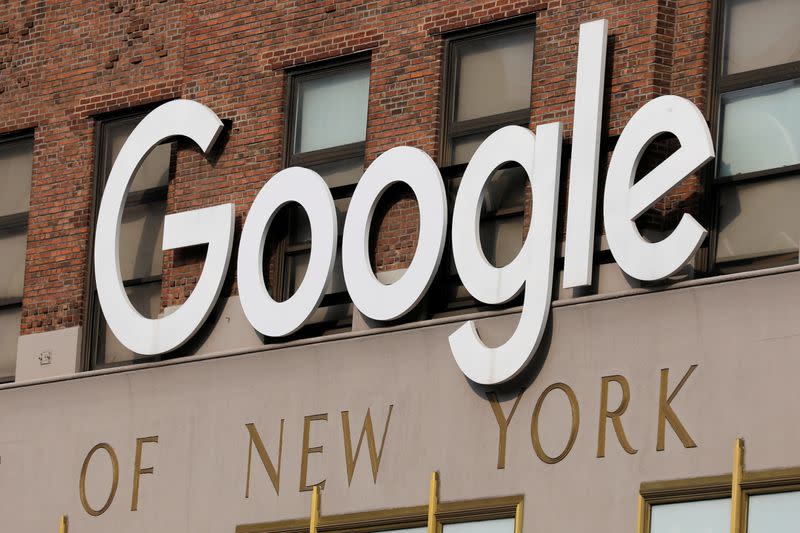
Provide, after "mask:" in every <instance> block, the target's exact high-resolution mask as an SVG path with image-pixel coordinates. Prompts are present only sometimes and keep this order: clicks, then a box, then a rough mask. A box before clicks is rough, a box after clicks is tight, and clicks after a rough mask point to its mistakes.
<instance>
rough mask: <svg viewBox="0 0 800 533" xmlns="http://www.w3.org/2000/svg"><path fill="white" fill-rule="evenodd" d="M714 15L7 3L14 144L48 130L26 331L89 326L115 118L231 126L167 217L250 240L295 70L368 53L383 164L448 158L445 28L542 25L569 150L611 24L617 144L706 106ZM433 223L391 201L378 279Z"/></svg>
mask: <svg viewBox="0 0 800 533" xmlns="http://www.w3.org/2000/svg"><path fill="white" fill-rule="evenodd" d="M710 6H711V2H710V0H639V1H631V0H607V1H599V0H550V1H546V0H532V1H512V0H466V1H461V2H453V1H439V0H435V1H434V0H430V1H425V0H413V1H400V0H377V1H368V2H360V1H353V0H338V1H337V0H323V1H318V0H313V1H312V0H294V1H287V0H272V1H270V2H252V3H247V2H239V1H233V0H214V1H213V2H212V1H208V2H206V1H195V0H183V1H178V0H135V1H132V0H116V1H104V2H94V1H88V2H87V1H62V2H45V1H25V2H20V1H16V2H8V1H6V2H3V3H2V13H3V14H2V16H0V18H2V20H0V134H3V133H9V132H14V131H18V130H22V129H26V128H35V153H34V163H33V164H34V168H33V184H32V191H31V211H30V216H31V219H30V227H29V237H28V252H27V268H26V273H25V292H24V302H23V306H24V307H23V309H24V314H23V322H22V332H23V334H28V333H34V332H40V331H48V330H52V329H58V328H63V327H69V326H74V325H79V324H81V323H82V321H83V315H84V307H85V303H86V294H85V293H86V285H87V274H86V273H87V260H88V253H89V250H90V243H89V240H90V222H91V217H92V215H91V214H92V212H93V207H92V190H93V165H94V158H95V155H94V133H95V120H94V117H95V116H97V115H99V114H103V113H110V112H113V111H115V110H122V109H126V108H129V107H133V106H140V105H145V104H149V103H154V102H160V101H164V100H168V99H171V98H176V97H184V98H192V99H195V100H198V101H200V102H202V103H204V104H205V105H207V106H209V107H210V108H211V109H213V110H214V111H215V112H216V113H217V114H218V115H219V116H220V118H222V119H226V120H229V121H231V128H230V130H229V131H227V132H226V134H225V135H224V136H223V138H222V139H221V141H220V143H219V145H218V147H217V149H216V150H215V152H214V154H213V155H212V157H211V158H210V160H209V161H207V160H205V159H204V158H203V157H201V156H200V155H199V154H198V153H197V152H196V151H195V150H193V149H192V148H191V147H190V146H187V145H181V148H180V150H179V152H178V157H177V170H176V175H175V177H174V180H173V182H172V183H171V186H170V191H169V198H168V210H169V211H170V212H177V211H183V210H186V209H190V208H196V207H201V206H209V205H215V204H219V203H223V202H234V203H235V204H236V213H237V234H238V232H239V231H240V230H241V225H242V218H243V216H244V214H245V213H246V212H247V210H248V208H249V206H250V203H251V202H252V200H253V198H254V197H255V194H256V193H257V192H258V190H259V189H260V187H261V186H262V185H263V183H264V182H265V180H267V179H268V178H269V177H270V176H271V175H272V174H274V173H275V172H277V171H278V170H279V169H280V168H281V166H282V154H283V142H284V139H283V131H284V121H285V117H284V104H285V102H284V97H285V69H286V68H288V67H292V66H297V65H302V64H305V63H308V62H312V61H317V60H322V59H327V58H335V57H338V56H341V55H345V54H351V53H354V52H359V51H367V50H369V51H370V52H371V58H372V71H371V72H372V74H371V86H370V102H369V119H368V125H367V140H366V159H367V163H368V162H369V161H371V160H373V159H374V158H375V157H377V155H378V154H380V153H382V152H383V151H385V150H387V149H389V148H391V147H393V146H397V145H401V144H406V145H410V146H415V147H418V148H421V149H423V150H425V151H426V152H427V153H428V154H430V155H431V156H432V157H433V158H434V159H436V158H437V157H438V156H439V154H438V140H439V126H440V99H441V88H442V56H443V44H442V42H443V41H442V33H444V32H449V31H452V30H457V29H461V28H466V27H471V26H474V25H478V24H483V23H487V22H491V21H495V20H502V19H505V18H509V17H513V16H518V15H523V14H532V13H535V16H536V45H535V61H534V76H533V78H534V79H533V82H532V92H531V102H532V110H531V124H532V125H533V126H535V125H536V124H541V123H545V122H550V121H555V120H560V121H562V122H564V125H565V134H566V136H567V142H568V141H569V137H570V135H571V120H572V106H573V91H574V75H575V72H574V70H575V63H576V57H577V56H576V54H577V36H578V26H579V24H580V23H581V22H586V21H589V20H592V19H596V18H600V17H605V18H607V19H608V20H609V31H610V39H611V40H610V44H609V60H608V72H607V94H606V106H605V107H606V109H605V120H604V130H605V131H604V134H605V135H606V136H611V137H612V138H613V136H616V135H618V134H619V133H620V132H621V130H622V128H623V127H624V125H625V124H626V122H627V121H628V119H629V118H630V116H631V115H632V114H633V113H634V112H635V111H636V110H637V109H638V108H639V107H641V106H642V105H643V104H644V103H646V102H647V101H648V100H650V99H652V98H654V97H656V96H659V95H663V94H677V95H681V96H686V97H688V98H690V99H691V100H692V101H694V102H695V103H696V104H697V105H698V106H699V107H700V108H701V109H704V110H705V107H706V83H707V82H706V71H707V68H708V52H707V51H708V49H709V43H708V39H709V30H710V9H711V7H710ZM567 153H568V151H567ZM566 170H567V169H566V168H565V172H566ZM699 183H700V182H699V180H687V181H686V182H685V183H684V184H682V185H681V186H680V187H679V188H678V189H677V190H675V191H673V192H672V193H671V194H670V195H669V196H668V197H667V198H665V199H664V200H663V201H662V202H660V204H659V205H658V206H656V208H655V211H653V212H652V213H651V218H652V217H654V218H655V219H656V220H657V219H659V217H660V218H661V219H663V220H666V219H668V218H669V217H670V216H671V213H674V212H675V209H676V208H677V209H684V208H685V207H686V206H687V205H688V206H689V207H690V208H692V209H696V205H695V204H696V202H694V203H693V201H692V200H691V199H692V198H695V199H696V198H698V197H699V188H700V184H699ZM564 190H566V189H564ZM528 200H529V201H528V204H529V206H530V198H529V199H528ZM564 201H565V194H562V205H563V204H564ZM561 213H562V217H563V214H564V213H565V209H563V207H562V211H561ZM653 213H654V214H653ZM417 223H418V216H417V214H416V209H415V204H414V200H413V195H410V194H409V193H408V192H407V191H406V192H402V191H400V192H398V193H397V194H396V195H393V196H391V197H390V198H387V199H386V200H385V201H384V202H383V205H382V208H381V210H380V212H379V217H378V222H377V228H376V229H375V230H374V237H373V242H374V244H375V249H376V250H377V253H376V257H375V264H376V267H377V268H378V269H379V270H387V269H394V268H399V267H403V266H406V265H407V264H408V262H409V261H410V258H411V257H412V256H413V250H414V246H415V244H414V238H415V237H414V236H415V235H416V232H417ZM656 223H658V222H656ZM234 258H235V256H234ZM201 264H202V254H198V253H193V252H184V253H177V254H176V253H171V252H170V253H167V254H165V263H164V291H163V298H162V305H163V306H167V305H175V304H178V303H180V302H182V301H184V300H185V298H186V297H187V296H188V294H189V293H190V291H191V289H192V287H193V286H194V284H195V283H196V280H197V276H198V275H199V270H200V266H201ZM235 268H236V265H235V260H234V261H233V262H232V265H231V274H230V275H229V282H228V283H227V285H226V289H225V290H226V292H228V293H231V292H235V290H236V287H235V280H234V277H233V273H234V272H235Z"/></svg>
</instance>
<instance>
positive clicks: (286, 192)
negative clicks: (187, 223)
mask: <svg viewBox="0 0 800 533" xmlns="http://www.w3.org/2000/svg"><path fill="white" fill-rule="evenodd" d="M290 202H297V203H298V204H300V206H301V207H302V208H303V209H304V210H305V212H306V214H307V215H308V221H309V224H310V226H311V257H310V258H309V260H308V269H307V270H306V273H305V276H304V277H303V282H302V283H301V284H300V287H299V288H298V289H297V291H296V292H295V293H294V294H293V295H292V297H291V298H289V299H288V300H286V301H284V302H277V301H275V300H274V299H273V298H272V296H270V294H269V291H267V287H266V284H265V283H264V271H263V268H262V264H263V263H262V261H263V257H264V240H265V239H266V236H267V232H268V231H269V227H270V225H271V224H272V221H273V220H274V218H275V215H276V214H277V213H278V211H279V210H280V208H281V207H283V206H285V205H286V204H288V203H290ZM336 236H337V223H336V206H335V205H334V203H333V198H332V197H331V193H330V190H329V189H328V185H327V184H326V183H325V180H323V179H322V178H321V177H320V175H319V174H317V173H316V172H314V171H313V170H309V169H307V168H302V167H291V168H287V169H285V170H281V171H280V172H278V173H277V174H275V175H274V176H273V177H272V178H271V179H270V180H269V181H267V183H265V184H264V186H263V187H262V188H261V191H259V193H258V195H257V196H256V199H255V201H254V202H253V206H252V207H251V208H250V212H249V213H248V214H247V220H245V223H244V228H243V229H242V240H241V242H240V245H239V272H238V281H239V299H240V301H241V304H242V309H244V314H245V316H246V317H247V320H248V321H249V322H250V324H251V325H252V326H253V327H254V328H255V329H256V330H258V331H259V332H260V333H261V334H263V335H268V336H270V337H282V336H284V335H289V334H290V333H292V332H294V331H297V329H299V328H300V327H301V326H302V325H303V322H305V321H306V319H308V317H309V316H311V313H313V312H314V310H315V309H316V308H317V306H318V305H319V302H320V301H321V300H322V297H323V296H324V294H325V285H327V283H328V278H330V275H331V272H332V271H333V264H334V260H335V258H336Z"/></svg>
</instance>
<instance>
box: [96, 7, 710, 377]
mask: <svg viewBox="0 0 800 533" xmlns="http://www.w3.org/2000/svg"><path fill="white" fill-rule="evenodd" d="M606 35H607V22H606V21H605V20H600V21H594V22H590V23H587V24H583V25H582V26H581V30H580V43H579V50H578V68H577V83H576V93H575V113H574V116H575V118H574V125H573V143H572V154H571V169H570V185H569V203H568V206H567V208H568V212H567V236H566V239H567V240H566V252H565V258H564V261H565V264H564V286H565V287H578V286H582V285H588V284H590V283H591V281H592V256H593V245H594V243H593V239H594V234H595V232H594V220H595V206H596V195H597V174H598V170H597V169H598V157H599V147H600V121H601V116H602V100H603V80H604V76H605V72H604V69H605V55H606V40H607V39H606ZM222 128H223V124H222V122H221V121H220V119H219V118H218V117H217V115H216V114H215V113H214V112H213V111H212V110H211V109H209V108H208V107H206V106H204V105H202V104H200V103H198V102H194V101H191V100H175V101H172V102H168V103H166V104H163V105H161V106H160V107H158V108H156V109H155V110H153V111H152V112H151V113H149V114H148V115H147V116H146V117H145V118H144V119H143V120H142V121H141V122H140V123H139V125H138V126H137V127H136V128H135V129H134V131H133V132H132V133H131V135H130V137H129V138H128V140H127V142H126V143H125V145H124V146H123V147H122V149H121V150H120V152H119V155H118V156H117V159H116V161H115V162H114V166H113V168H112V169H111V173H110V175H109V178H108V182H107V185H106V188H105V191H104V193H103V198H102V201H101V204H100V210H99V214H98V219H97V231H96V241H95V249H94V250H95V251H94V266H95V276H96V282H97V292H98V295H99V299H100V305H101V307H102V309H103V313H104V314H105V317H106V321H107V323H108V326H109V327H110V328H111V330H112V331H113V332H114V334H115V335H116V336H117V338H118V339H119V340H120V342H122V344H124V345H125V346H126V347H128V348H129V349H131V350H133V351H134V352H137V353H140V354H146V355H152V354H159V353H164V352H167V351H170V350H174V349H175V348H177V347H179V346H181V345H182V344H183V343H185V342H186V341H187V340H189V339H190V338H191V337H192V336H193V335H194V334H195V333H196V332H197V330H198V329H199V328H200V326H201V325H202V324H203V322H204V321H205V320H206V318H207V317H208V315H209V313H210V312H211V310H212V308H213V306H214V304H215V302H216V300H217V298H218V297H219V293H220V289H221V287H222V283H223V280H224V278H225V274H226V271H227V269H228V264H229V261H230V256H231V250H232V246H233V227H234V205H233V204H232V203H229V204H223V205H217V206H214V207H207V208H203V209H197V210H194V211H187V212H182V213H177V214H171V215H168V216H167V217H166V219H165V221H164V237H163V249H164V250H169V249H174V248H180V247H185V246H193V245H198V244H206V243H207V244H208V253H207V257H206V260H205V264H204V266H203V271H202V274H201V275H200V278H199V280H198V283H197V286H196V287H195V289H194V291H193V292H192V293H191V295H190V296H189V298H188V299H187V300H186V302H185V303H184V304H183V305H182V306H181V307H180V308H179V309H177V310H176V311H175V312H174V313H171V314H169V315H166V316H164V317H161V318H157V319H151V318H147V317H144V316H142V315H141V314H139V312H138V311H136V309H134V307H133V305H131V303H130V301H129V299H128V297H127V295H126V293H125V288H124V286H123V282H122V276H121V275H120V264H119V242H120V228H121V225H120V223H121V219H122V212H123V208H124V206H125V200H126V197H127V195H128V191H129V189H130V186H131V182H132V181H133V176H134V175H135V174H136V170H137V169H138V167H139V166H140V165H141V163H142V161H143V160H144V159H145V157H146V156H147V154H148V153H149V152H150V151H151V150H152V149H153V148H155V147H156V146H157V145H158V144H159V143H161V142H162V141H165V140H167V139H170V138H174V137H187V138H189V139H191V140H192V141H194V142H195V143H196V144H197V145H198V146H199V147H200V149H201V150H202V151H203V152H204V153H207V152H208V151H209V149H210V148H211V147H212V146H213V145H214V143H215V141H216V140H217V137H218V135H219V134H220V132H221V131H222ZM662 133H671V134H673V135H674V136H675V137H677V138H678V140H679V141H680V148H679V149H678V150H677V151H676V152H675V153H674V154H672V155H671V156H670V157H668V158H667V159H666V160H665V161H664V162H663V163H661V165H659V166H658V167H657V168H655V169H654V170H653V171H651V172H650V173H649V174H648V175H647V176H645V177H644V178H643V179H641V180H640V181H638V182H637V183H634V178H635V175H636V169H637V167H638V164H639V161H640V159H641V156H642V154H643V152H644V151H645V149H646V148H647V146H648V145H649V144H650V143H651V142H652V141H653V139H655V138H656V137H657V136H659V135H660V134H662ZM561 146H562V126H561V124H560V123H557V122H556V123H551V124H544V125H540V126H538V127H537V128H536V132H535V133H534V132H532V131H530V130H528V129H526V128H522V127H519V126H508V127H505V128H502V129H500V130H498V131H496V132H494V133H493V134H492V135H490V136H489V137H488V138H487V139H486V140H485V141H484V142H483V144H481V145H480V147H479V148H478V150H477V151H476V152H475V155H474V156H473V158H472V159H471V160H470V162H469V164H468V166H467V168H466V171H465V173H464V176H463V178H462V181H461V185H460V187H459V190H458V195H457V197H456V200H455V206H454V210H453V220H452V221H451V223H452V235H453V238H452V246H453V250H452V251H453V257H454V259H455V265H456V268H457V270H458V274H459V276H460V278H461V280H462V282H463V284H464V287H465V288H466V290H467V291H469V293H470V294H471V295H472V296H473V297H474V298H476V299H477V300H479V301H481V302H484V303H486V304H502V303H504V302H507V301H509V300H511V299H512V298H514V297H515V296H516V295H518V294H519V293H520V292H521V291H523V290H524V303H523V306H522V313H521V316H520V320H519V324H518V325H517V328H516V330H515V332H514V333H513V334H512V336H511V338H509V339H508V340H507V341H506V343H505V344H503V345H502V346H498V347H488V346H486V345H485V344H484V343H483V341H482V340H481V338H480V335H479V334H478V332H477V330H476V328H475V324H474V322H473V321H468V322H466V323H465V324H463V325H462V326H460V327H459V328H458V329H457V330H456V331H455V332H454V333H453V334H451V335H450V338H449V341H450V347H451V350H452V353H453V356H454V357H455V359H456V362H457V363H458V366H459V367H460V368H461V370H462V371H463V372H464V374H465V375H466V376H467V377H468V378H469V379H471V380H473V381H475V382H477V383H481V384H487V385H488V384H497V383H502V382H505V381H508V380H510V379H512V378H513V377H515V376H516V375H518V374H519V373H520V372H521V371H522V370H523V369H524V368H525V367H526V365H527V364H528V363H529V362H530V361H531V359H532V358H533V357H534V355H535V353H536V349H537V347H538V345H539V342H540V340H541V337H542V333H543V331H544V328H545V324H546V323H547V318H548V314H549V312H550V304H551V301H550V300H551V289H552V284H553V264H554V252H555V245H556V238H555V231H556V220H557V214H558V213H557V211H558V190H559V178H560V174H561V168H560V164H561ZM713 157H714V148H713V143H712V140H711V134H710V132H709V130H708V126H707V124H706V122H705V119H704V118H703V115H702V114H701V113H700V111H699V110H698V109H697V108H696V107H695V106H694V105H693V104H692V103H691V102H689V101H688V100H686V99H683V98H679V97H676V96H662V97H660V98H656V99H654V100H652V101H650V102H649V103H647V104H646V105H644V106H643V107H642V108H641V109H639V110H638V111H637V112H636V114H634V116H633V117H632V118H631V120H630V122H629V123H628V124H627V125H626V127H625V129H624V130H623V132H622V134H621V136H620V138H619V141H618V143H617V146H616V149H615V150H614V154H613V157H612V159H611V163H610V165H609V169H608V175H607V178H606V188H605V196H604V212H603V215H604V217H603V218H604V221H605V233H606V237H607V239H608V244H609V248H610V249H611V253H612V254H613V256H614V258H615V260H616V261H617V263H618V264H619V266H620V268H622V270H623V271H625V272H626V273H627V274H628V275H630V276H632V277H634V278H637V279H640V280H657V279H662V278H665V277H667V276H669V275H671V274H673V273H674V272H676V271H677V270H678V269H680V268H681V267H682V266H683V265H684V264H686V262H687V261H689V260H690V259H691V258H692V256H693V255H694V254H695V252H696V251H697V249H698V248H699V246H700V244H701V243H702V241H703V239H704V238H705V235H706V230H705V229H704V228H703V227H702V226H701V225H700V224H699V223H698V222H697V221H696V220H695V219H694V218H692V216H691V215H688V214H684V215H683V218H682V219H681V221H680V223H679V224H678V226H677V227H676V228H675V230H674V231H673V232H672V233H671V234H670V235H669V236H667V237H666V238H665V239H663V240H662V241H660V242H655V243H653V242H649V241H647V240H646V239H644V238H643V237H642V236H641V234H640V233H639V231H638V230H637V227H636V224H635V220H636V218H637V217H638V216H639V215H641V214H642V213H644V212H645V211H646V210H647V209H648V208H649V207H650V206H652V205H653V204H654V203H655V202H656V201H657V200H658V199H659V198H660V197H661V196H663V195H664V194H665V193H667V192H668V191H669V190H670V189H671V188H673V187H675V186H676V185H677V184H678V183H679V182H680V181H681V180H683V179H684V178H686V177H687V176H689V175H690V174H692V173H693V172H695V171H696V170H697V169H699V168H700V167H701V166H703V165H704V164H705V163H706V162H708V161H709V160H710V159H712V158H713ZM508 162H515V163H517V164H519V165H520V166H521V167H522V168H523V169H525V171H526V172H527V174H528V177H529V179H530V181H531V186H532V193H533V198H534V199H535V202H536V209H534V210H533V218H532V220H531V228H532V229H531V231H530V232H529V234H528V236H527V238H526V240H525V243H524V244H523V246H522V249H521V250H520V252H519V254H518V255H517V257H516V258H515V259H514V260H513V261H512V262H511V263H509V264H508V265H506V266H504V267H496V266H494V265H492V264H491V263H490V262H489V261H488V260H487V259H486V257H485V256H484V254H483V252H482V249H481V243H480V233H479V224H480V214H481V205H482V201H483V190H484V186H485V184H486V182H487V180H488V179H489V178H490V176H491V175H492V172H493V171H494V170H495V169H496V168H498V167H499V166H500V165H503V164H505V163H508ZM395 183H405V184H406V185H408V186H409V187H410V188H411V189H412V190H413V192H414V194H415V196H416V198H417V202H418V208H419V214H420V227H419V241H418V244H417V251H416V255H415V256H414V259H413V260H412V262H411V264H410V266H409V268H408V270H407V271H406V272H405V273H404V275H403V276H402V277H401V278H400V279H399V280H397V281H396V282H395V283H392V284H390V285H384V284H383V283H381V282H380V281H378V279H377V278H376V276H375V274H374V272H373V270H372V267H371V265H370V259H369V247H368V241H369V228H370V225H371V221H372V217H373V214H374V211H375V206H376V204H377V202H378V200H379V199H380V197H381V195H382V194H383V192H384V191H385V190H386V189H387V188H388V187H390V186H391V185H393V184H395ZM291 202H296V203H297V204H299V205H300V206H301V207H302V209H304V210H305V212H306V214H307V215H308V220H309V222H310V226H311V242H312V247H311V256H310V259H309V264H308V270H307V271H306V274H305V277H304V278H303V282H302V284H301V285H300V287H299V288H298V289H297V291H296V292H295V294H294V295H292V296H291V297H290V298H289V299H287V300H286V301H283V302H278V301H276V300H274V299H273V298H272V297H271V296H270V294H269V292H268V291H267V289H266V284H265V282H264V274H263V269H262V264H263V254H264V241H265V237H266V234H267V232H268V230H269V227H270V224H271V223H272V221H273V220H274V219H275V215H276V214H277V213H278V211H279V210H280V209H281V208H282V207H283V206H285V205H287V204H288V203H291ZM336 222H337V221H336V209H335V208H334V202H333V198H332V197H331V194H330V191H329V190H328V186H327V185H326V183H325V181H324V180H323V179H322V178H321V177H320V176H319V175H318V174H317V173H316V172H314V171H312V170H309V169H306V168H301V167H292V168H287V169H285V170H282V171H280V172H278V173H277V174H275V175H274V176H273V177H272V178H270V179H269V180H268V181H267V182H266V184H265V185H264V186H263V188H262V189H261V191H260V192H259V193H258V195H257V196H256V199H255V201H254V202H253V205H252V207H251V208H250V211H249V213H248V215H247V217H246V220H245V224H244V229H243V231H242V238H241V242H240V246H239V256H238V265H239V266H238V268H239V270H238V283H239V295H240V300H241V304H242V307H243V309H244V313H245V315H246V316H247V319H248V320H249V321H250V323H251V324H252V326H253V327H254V328H255V329H256V330H257V331H259V332H260V333H261V334H263V335H267V336H270V337H282V336H285V335H288V334H290V333H292V332H294V331H296V330H297V329H298V328H300V327H301V326H302V325H303V323H304V322H305V321H306V320H307V319H308V317H309V316H310V315H311V314H312V313H313V312H314V310H315V309H316V308H317V306H318V305H319V303H320V301H321V300H322V296H323V294H324V290H325V286H326V284H327V281H328V278H329V277H330V275H331V272H332V270H333V265H334V259H335V254H336V240H337V223H336ZM447 223H448V220H447V199H446V195H445V189H444V184H443V181H442V177H441V175H440V173H439V169H438V168H437V166H436V164H435V163H434V162H433V160H432V159H431V158H430V157H429V156H428V155H427V154H425V153H424V152H422V151H421V150H418V149H416V148H411V147H407V146H401V147H396V148H392V149H391V150H388V151H387V152H385V153H383V154H381V155H380V156H379V157H378V158H376V159H375V160H374V161H373V162H372V164H370V165H369V167H368V168H367V169H366V171H365V172H364V175H363V176H362V177H361V179H360V181H359V182H358V186H357V187H356V189H355V192H354V194H353V197H352V200H351V202H350V206H349V208H348V212H347V216H346V219H345V224H344V235H343V241H342V265H343V269H344V279H345V283H346V286H347V290H348V292H349V293H350V296H351V298H352V300H353V303H354V305H355V306H356V307H357V308H358V310H359V311H360V312H361V313H362V314H363V315H365V316H367V317H369V318H371V319H374V320H378V321H386V320H394V319H397V318H400V317H402V316H403V315H405V314H406V313H408V312H409V311H410V310H411V309H413V308H414V306H415V305H416V304H417V303H418V302H419V301H420V300H421V299H422V297H423V296H424V295H425V293H426V292H427V290H428V289H429V287H430V285H431V282H432V281H433V279H434V276H435V274H436V271H437V269H438V267H439V263H440V261H441V258H442V254H443V252H444V246H445V235H446V229H447Z"/></svg>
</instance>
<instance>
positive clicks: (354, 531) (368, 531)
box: [235, 495, 524, 533]
mask: <svg viewBox="0 0 800 533" xmlns="http://www.w3.org/2000/svg"><path fill="white" fill-rule="evenodd" d="M523 506H524V496H522V495H518V496H507V497H499V498H481V499H474V500H464V501H457V502H443V503H439V504H438V506H437V508H436V512H435V513H434V517H435V519H436V531H437V533H442V528H443V526H445V525H448V524H459V523H464V522H479V521H483V520H495V519H502V518H513V519H514V520H515V522H514V533H522V516H523ZM427 525H428V506H427V505H419V506H414V507H404V508H398V509H382V510H377V511H366V512H358V513H348V514H340V515H331V516H321V517H320V519H319V524H318V525H317V531H318V533H380V532H381V531H393V530H399V529H408V528H415V527H426V526H427ZM309 526H310V520H309V519H295V520H281V521H277V522H261V523H255V524H243V525H239V526H236V529H235V533H308V531H309Z"/></svg>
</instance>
